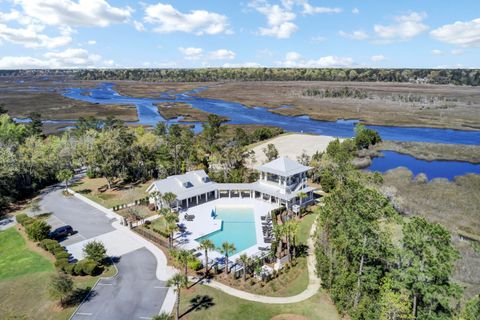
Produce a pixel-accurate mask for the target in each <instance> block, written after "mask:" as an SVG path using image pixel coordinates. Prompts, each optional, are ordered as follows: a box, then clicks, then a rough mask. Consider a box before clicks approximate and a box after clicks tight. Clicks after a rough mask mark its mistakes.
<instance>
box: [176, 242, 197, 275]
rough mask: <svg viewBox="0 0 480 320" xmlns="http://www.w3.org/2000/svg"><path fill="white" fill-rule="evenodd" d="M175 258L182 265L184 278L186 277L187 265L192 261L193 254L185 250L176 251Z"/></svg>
mask: <svg viewBox="0 0 480 320" xmlns="http://www.w3.org/2000/svg"><path fill="white" fill-rule="evenodd" d="M175 258H176V259H177V261H178V262H179V263H180V264H182V265H183V268H184V272H185V277H187V276H188V263H189V262H190V261H192V260H193V254H192V253H191V252H190V251H188V250H185V249H180V250H177V251H176V254H175Z"/></svg>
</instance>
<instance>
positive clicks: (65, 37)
mask: <svg viewBox="0 0 480 320" xmlns="http://www.w3.org/2000/svg"><path fill="white" fill-rule="evenodd" d="M44 29H45V27H44V26H42V25H37V24H30V25H27V26H25V27H24V28H10V27H8V26H7V25H5V24H0V40H3V41H6V42H11V43H14V44H19V45H22V46H24V47H26V48H49V49H52V48H58V47H61V46H65V45H68V44H69V43H70V42H71V41H72V38H71V37H70V32H71V30H69V29H64V30H61V31H60V33H61V34H60V35H59V36H56V37H50V36H48V35H46V34H43V33H42V32H43V31H44Z"/></svg>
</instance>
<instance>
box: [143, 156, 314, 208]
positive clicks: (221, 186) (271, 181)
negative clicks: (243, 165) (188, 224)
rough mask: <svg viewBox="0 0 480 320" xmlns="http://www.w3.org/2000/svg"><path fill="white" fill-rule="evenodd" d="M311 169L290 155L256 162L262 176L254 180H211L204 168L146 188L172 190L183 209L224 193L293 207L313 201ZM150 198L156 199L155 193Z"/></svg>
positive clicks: (219, 196) (152, 190)
mask: <svg viewBox="0 0 480 320" xmlns="http://www.w3.org/2000/svg"><path fill="white" fill-rule="evenodd" d="M310 169H312V168H311V167H307V166H304V165H302V164H300V163H298V162H296V161H294V160H291V159H289V158H287V157H280V158H278V159H276V160H273V161H271V162H269V163H266V164H264V165H260V166H257V167H256V170H258V171H259V173H260V179H259V180H258V181H256V182H253V183H216V182H213V181H211V180H210V178H209V177H208V175H207V174H206V173H205V171H203V170H196V171H189V172H187V173H185V174H181V175H175V176H170V177H168V178H166V179H162V180H157V181H155V182H153V183H152V184H151V185H150V186H149V187H148V188H147V192H148V193H150V194H151V193H153V192H155V191H158V192H160V193H162V194H164V193H167V192H171V193H173V194H175V195H176V197H177V198H176V200H175V203H173V204H169V205H171V206H174V207H181V208H184V209H187V208H189V207H191V206H195V205H198V204H202V203H205V202H207V201H211V200H214V199H218V198H223V197H229V198H254V199H258V200H263V201H268V202H271V203H274V204H277V205H279V206H280V205H283V206H285V207H287V208H288V209H291V208H292V207H293V206H304V205H306V204H308V203H310V202H311V201H313V191H315V188H313V187H309V186H308V185H307V172H308V171H309V170H310ZM301 194H304V199H301V198H302V196H301ZM150 201H151V202H153V201H155V200H154V199H153V197H152V198H151V199H150ZM158 201H159V203H158V205H159V206H162V205H166V203H162V200H160V199H158Z"/></svg>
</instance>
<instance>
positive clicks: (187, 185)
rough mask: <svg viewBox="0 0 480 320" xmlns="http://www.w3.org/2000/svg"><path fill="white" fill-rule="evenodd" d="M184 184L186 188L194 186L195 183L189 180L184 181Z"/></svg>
mask: <svg viewBox="0 0 480 320" xmlns="http://www.w3.org/2000/svg"><path fill="white" fill-rule="evenodd" d="M183 186H184V187H185V188H191V187H193V184H192V183H191V182H190V181H187V182H184V183H183Z"/></svg>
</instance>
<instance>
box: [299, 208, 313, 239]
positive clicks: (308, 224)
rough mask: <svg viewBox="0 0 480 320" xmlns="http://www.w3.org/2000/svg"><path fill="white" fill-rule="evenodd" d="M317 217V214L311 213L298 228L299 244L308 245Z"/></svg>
mask: <svg viewBox="0 0 480 320" xmlns="http://www.w3.org/2000/svg"><path fill="white" fill-rule="evenodd" d="M316 217H317V214H316V213H310V214H308V215H306V216H305V217H304V218H303V219H302V221H300V225H299V227H298V233H297V241H298V243H303V244H305V245H306V244H307V239H308V236H309V235H310V229H311V228H312V224H313V222H314V221H315V218H316Z"/></svg>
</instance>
